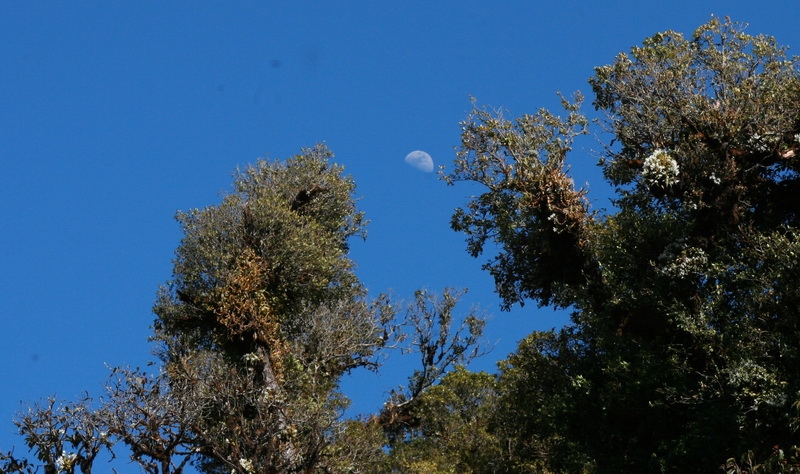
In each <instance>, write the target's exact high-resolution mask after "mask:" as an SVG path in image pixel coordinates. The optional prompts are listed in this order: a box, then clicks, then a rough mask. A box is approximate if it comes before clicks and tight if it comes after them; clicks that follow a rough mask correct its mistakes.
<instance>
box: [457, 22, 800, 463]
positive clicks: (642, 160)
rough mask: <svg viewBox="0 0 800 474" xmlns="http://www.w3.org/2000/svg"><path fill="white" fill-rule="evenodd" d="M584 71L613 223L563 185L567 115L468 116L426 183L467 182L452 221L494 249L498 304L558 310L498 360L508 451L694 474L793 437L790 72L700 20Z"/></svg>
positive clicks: (796, 116)
mask: <svg viewBox="0 0 800 474" xmlns="http://www.w3.org/2000/svg"><path fill="white" fill-rule="evenodd" d="M595 72H596V74H595V76H594V77H593V78H592V79H591V80H590V83H591V85H592V88H593V90H594V93H595V100H594V105H595V107H596V108H597V109H598V110H599V111H601V112H603V113H604V114H605V118H604V119H603V120H600V121H599V123H600V124H602V125H603V126H604V127H605V129H606V131H607V132H609V133H610V134H611V135H612V138H613V139H612V140H611V141H610V143H608V144H607V145H606V146H605V152H604V155H603V156H602V159H601V161H600V164H601V166H602V167H603V171H604V174H605V177H606V178H607V179H608V180H609V182H610V183H611V184H612V185H613V186H615V187H616V192H617V197H616V199H615V200H614V204H615V206H616V208H615V210H614V211H613V212H610V213H607V214H604V215H596V214H592V213H591V212H590V211H589V209H588V206H587V205H586V204H585V200H584V194H585V193H584V191H583V190H579V189H576V188H575V186H574V185H573V183H572V181H571V180H570V179H569V177H568V173H567V171H568V170H567V169H566V167H565V165H564V160H565V156H564V155H565V154H566V152H567V151H569V144H570V143H571V141H572V139H573V138H574V137H575V134H576V133H577V132H580V131H582V130H583V128H581V127H580V125H581V124H584V123H585V119H583V118H582V117H580V116H579V115H578V112H577V110H576V107H577V106H576V105H572V104H569V103H565V106H566V110H567V113H568V115H567V117H566V118H554V116H553V115H551V114H550V113H548V112H540V113H538V114H537V115H536V116H534V117H533V118H531V117H529V116H524V117H523V118H521V119H518V120H517V121H516V122H512V121H509V120H506V119H505V118H503V117H502V115H501V114H498V113H490V112H487V111H486V110H484V109H478V108H476V109H475V110H474V111H473V113H472V114H471V116H470V117H469V119H468V120H467V121H466V122H464V125H463V133H462V146H461V149H460V151H459V154H458V158H457V161H456V168H455V171H454V172H453V173H451V174H449V175H447V176H444V178H445V179H446V180H447V181H448V182H449V183H451V184H452V183H455V182H457V181H472V182H476V183H479V184H481V185H483V186H484V187H485V192H484V193H483V194H481V195H479V196H477V197H475V198H474V199H473V200H472V201H471V202H470V203H468V204H467V206H465V207H464V208H463V209H459V210H458V211H457V212H456V213H455V214H454V216H453V228H454V229H455V230H457V231H462V232H464V233H465V234H466V235H467V249H468V252H469V253H470V254H472V255H473V256H478V255H480V254H482V253H483V252H484V250H486V249H489V248H493V247H489V246H488V245H487V244H489V243H492V244H494V245H495V246H496V247H497V248H498V252H499V253H498V254H497V255H496V256H494V257H491V259H490V260H489V262H488V263H487V264H486V265H485V268H487V269H488V270H489V271H490V272H491V273H492V274H493V275H494V277H495V281H496V284H497V288H498V293H499V294H500V295H501V296H502V297H503V299H504V301H505V304H506V307H508V306H510V305H512V304H514V303H520V304H521V303H522V302H523V301H524V300H525V299H533V300H534V301H537V302H538V303H540V304H554V305H556V306H560V307H568V308H572V310H573V311H574V314H573V317H572V324H570V325H568V326H567V327H565V328H564V329H562V330H560V331H558V332H551V333H536V334H534V335H532V336H530V337H529V338H528V339H526V340H524V341H523V342H522V343H521V344H520V347H519V350H518V351H517V352H516V353H515V354H512V355H511V357H510V358H509V359H508V360H507V361H506V362H505V363H504V365H502V366H501V374H500V378H499V379H498V380H499V384H500V386H501V389H500V390H499V392H500V393H502V394H503V396H502V397H501V400H502V401H501V403H500V406H501V407H506V408H504V410H507V413H515V414H516V416H508V417H507V418H505V419H506V420H507V424H506V425H505V426H506V427H507V429H512V430H516V431H515V433H516V436H515V442H514V443H511V444H510V446H512V448H513V449H512V451H514V452H516V453H518V455H519V456H520V457H521V458H526V459H540V460H542V461H543V462H545V464H546V465H547V466H548V468H549V469H551V470H554V471H566V472H576V471H578V470H581V469H586V470H590V471H594V472H709V471H712V470H715V469H717V468H719V466H721V465H723V464H725V459H727V458H728V457H730V456H731V455H737V456H738V454H737V453H744V452H747V451H748V450H749V451H752V452H753V453H755V454H754V455H753V456H754V458H755V459H767V458H768V457H769V456H770V455H771V454H770V453H771V452H772V449H773V446H780V447H786V448H787V449H788V447H790V446H795V445H797V444H798V439H797V434H796V433H795V429H796V425H795V424H793V422H792V420H793V419H794V418H793V416H792V415H791V413H792V409H791V406H792V404H793V403H795V402H796V401H797V400H798V398H800V395H798V394H800V377H798V374H797V371H796V367H798V366H800V359H799V358H798V356H800V353H799V352H798V348H800V339H799V338H800V331H798V329H797V328H798V327H800V304H798V303H800V290H798V288H800V287H799V286H798V285H797V283H798V282H797V280H798V278H800V268H798V266H797V261H798V259H797V255H798V253H797V252H798V251H800V242H798V230H799V227H800V221H798V209H800V206H799V205H800V201H798V200H797V196H800V174H798V171H800V156H796V155H797V152H798V150H800V113H799V112H798V111H799V110H800V87H799V86H800V72H799V71H798V63H797V60H796V59H795V58H790V57H788V56H787V55H786V52H785V49H784V48H781V47H779V46H778V45H777V43H776V42H775V40H774V39H772V38H769V37H764V36H751V35H748V34H746V33H745V31H744V27H743V26H742V25H739V24H736V23H733V22H731V21H729V20H719V19H716V18H712V20H711V21H710V22H708V23H707V24H705V25H703V26H701V27H700V28H699V29H698V30H697V31H696V32H695V33H694V34H693V35H692V36H691V37H690V38H684V36H683V35H681V34H679V33H676V32H672V31H669V32H665V33H660V34H657V35H655V36H653V37H652V38H649V39H647V40H645V42H644V43H643V44H642V45H641V46H639V47H635V48H633V49H632V50H631V51H630V53H628V54H620V55H619V56H617V58H616V59H615V61H614V62H613V63H612V64H611V65H608V66H603V67H599V68H597V69H596V71H595ZM554 124H555V125H554ZM515 450H516V451H515ZM737 459H738V457H737ZM776 472H777V471H776Z"/></svg>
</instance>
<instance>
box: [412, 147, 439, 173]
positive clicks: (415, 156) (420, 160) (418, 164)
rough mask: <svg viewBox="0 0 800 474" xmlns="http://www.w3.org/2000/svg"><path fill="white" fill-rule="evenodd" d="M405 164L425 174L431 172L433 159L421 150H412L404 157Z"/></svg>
mask: <svg viewBox="0 0 800 474" xmlns="http://www.w3.org/2000/svg"><path fill="white" fill-rule="evenodd" d="M406 163H408V164H409V165H411V166H413V167H414V168H416V169H418V170H420V171H424V172H426V173H430V172H431V171H433V159H432V158H431V155H429V154H427V153H425V152H424V151H422V150H414V151H412V152H411V153H409V154H408V155H406Z"/></svg>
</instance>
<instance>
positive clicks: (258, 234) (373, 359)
mask: <svg viewBox="0 0 800 474" xmlns="http://www.w3.org/2000/svg"><path fill="white" fill-rule="evenodd" d="M331 158H332V154H331V152H330V151H329V150H328V149H327V148H325V147H324V146H322V145H318V146H316V147H315V148H312V149H306V150H303V152H302V153H301V154H300V155H297V156H295V157H293V158H290V159H289V160H286V161H284V162H280V161H275V162H268V161H259V162H258V163H257V164H256V165H254V166H250V167H247V168H246V169H245V170H243V171H240V172H238V173H237V174H236V175H235V180H234V189H233V192H231V193H230V194H227V195H225V196H223V198H222V201H221V203H220V204H218V205H215V206H210V207H207V208H205V209H195V210H192V211H189V212H185V213H179V214H178V216H177V219H178V221H179V223H180V224H181V226H182V230H183V233H184V237H183V239H182V241H181V243H180V246H179V247H178V249H177V251H176V258H175V260H174V271H173V277H172V279H171V280H170V281H169V282H168V283H167V284H165V285H164V286H162V288H161V289H160V291H159V293H158V297H157V301H156V304H155V307H154V312H155V314H156V317H157V319H156V321H155V324H154V334H153V337H152V339H153V341H154V342H155V343H156V348H157V351H156V354H157V355H158V356H159V358H160V362H161V363H160V365H159V366H158V367H157V369H158V370H157V371H155V373H151V372H148V371H145V370H141V369H138V368H136V369H131V368H124V367H115V368H112V369H111V375H110V377H109V379H108V382H107V383H106V385H105V394H104V396H103V397H101V399H100V401H99V402H94V401H93V400H92V399H90V398H89V397H88V395H87V396H85V397H84V398H83V399H81V400H80V401H79V402H78V403H60V402H58V401H57V400H56V399H55V398H53V399H50V400H48V402H47V403H46V404H42V405H38V406H33V407H32V408H30V409H29V410H28V411H27V412H25V413H23V414H21V415H20V416H19V418H18V419H17V421H16V423H17V426H18V428H19V430H20V433H21V434H22V435H23V436H24V437H25V440H26V443H27V445H28V447H29V448H30V449H32V450H33V451H34V453H35V454H36V456H37V458H38V459H39V461H40V463H41V465H40V466H36V465H35V464H34V463H31V462H28V461H27V460H25V459H23V458H18V457H16V456H15V455H14V453H13V452H9V453H5V454H2V455H0V467H2V469H3V472H18V473H25V474H30V473H32V472H36V470H37V469H38V468H39V467H43V468H44V471H45V472H46V473H51V472H52V473H55V472H67V473H74V472H78V470H80V472H81V473H84V474H88V473H90V472H91V471H92V468H93V464H94V462H95V459H96V458H97V455H98V453H99V452H100V451H102V450H106V451H108V453H109V454H110V455H111V456H112V458H114V457H115V456H116V454H117V453H118V452H119V450H118V449H117V447H120V446H121V445H124V446H125V447H126V448H127V450H128V451H129V452H130V459H131V461H133V462H134V463H136V464H138V465H139V467H140V469H141V470H142V471H143V472H147V473H152V474H180V473H181V472H183V471H184V469H186V467H187V466H189V465H194V466H195V467H196V468H198V469H199V470H200V471H201V472H207V473H226V474H227V473H230V472H237V473H255V472H258V473H271V472H273V473H293V472H320V473H324V472H331V473H334V472H351V473H357V472H375V470H376V469H379V468H380V466H384V465H386V462H387V454H386V452H385V450H384V446H385V445H386V443H387V442H388V441H387V437H386V433H387V432H388V431H389V430H390V429H393V428H392V426H393V422H389V421H386V422H384V421H383V420H384V419H386V420H389V419H391V417H384V416H383V415H380V416H379V415H378V414H376V415H373V416H370V417H365V418H363V419H351V420H347V419H344V417H343V410H344V408H346V407H347V405H348V403H349V400H348V399H347V397H346V396H345V395H344V394H343V393H341V391H340V390H339V381H340V379H341V377H342V375H343V374H345V373H347V372H348V371H351V370H354V369H357V368H367V369H371V370H377V368H378V367H379V362H381V361H382V359H383V355H381V354H380V353H379V351H382V350H386V349H390V348H392V347H396V346H398V345H400V344H401V343H404V341H408V345H407V347H406V349H407V350H408V351H411V352H414V351H421V352H422V354H423V355H422V359H423V363H422V366H421V369H420V371H418V372H417V373H415V374H414V375H413V376H412V377H411V380H412V382H413V386H412V387H410V389H409V391H408V392H407V394H406V393H405V392H404V393H403V395H404V396H405V395H408V396H407V397H406V398H405V399H404V401H403V402H402V403H399V402H397V400H396V399H393V401H392V403H390V404H387V407H392V410H391V413H393V414H398V413H402V414H405V413H407V411H408V410H410V409H411V407H413V406H414V405H415V404H416V400H417V399H418V398H419V397H420V396H421V395H423V393H424V392H425V391H427V390H428V389H429V388H430V387H432V386H433V385H434V384H435V383H436V382H437V381H438V380H439V379H440V378H441V377H442V376H443V375H444V374H445V372H446V371H448V370H449V369H450V368H452V367H453V366H454V365H457V364H459V363H465V362H468V361H469V360H471V359H472V358H473V357H475V356H476V355H478V354H479V352H480V351H479V349H478V346H477V344H478V342H479V338H480V334H481V331H482V329H483V320H482V319H481V317H480V315H478V314H476V313H475V312H470V313H469V314H468V315H467V316H466V317H465V319H464V320H463V321H461V320H459V319H457V318H455V317H454V313H453V310H454V308H455V305H456V303H457V300H458V297H459V294H458V293H457V292H455V291H451V290H446V291H445V292H444V294H443V296H442V297H441V299H440V298H438V297H437V296H435V295H433V294H431V293H429V292H427V291H420V292H418V293H417V296H416V300H415V304H411V305H409V306H408V308H407V309H406V311H404V312H403V313H402V314H399V315H396V314H395V310H394V307H393V305H392V304H391V302H390V300H389V298H388V297H387V296H385V295H379V296H377V297H376V298H374V299H372V300H370V299H368V297H367V292H366V289H365V288H364V287H363V285H361V283H360V282H359V281H358V279H357V277H356V275H355V273H354V271H353V268H354V264H353V262H352V261H351V260H350V259H349V258H348V243H349V240H350V239H351V238H353V237H357V236H362V237H363V236H364V225H365V222H366V221H365V220H364V216H363V214H362V213H361V212H359V211H358V210H357V208H356V205H355V204H356V202H355V198H354V195H353V193H354V183H353V181H352V179H351V178H350V177H349V176H345V175H344V174H343V169H342V167H340V166H338V165H335V164H333V163H331V162H330V159H331ZM459 323H460V324H461V325H460V326H458V324H459ZM407 333H410V335H411V337H406V336H407ZM398 393H399V392H398Z"/></svg>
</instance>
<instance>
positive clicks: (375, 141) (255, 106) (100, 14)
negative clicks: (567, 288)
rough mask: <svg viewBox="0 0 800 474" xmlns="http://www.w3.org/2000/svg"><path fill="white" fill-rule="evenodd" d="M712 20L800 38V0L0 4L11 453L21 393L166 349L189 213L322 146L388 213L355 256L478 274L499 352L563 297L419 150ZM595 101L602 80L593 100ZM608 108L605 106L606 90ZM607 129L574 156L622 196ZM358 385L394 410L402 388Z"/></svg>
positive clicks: (379, 271) (350, 384)
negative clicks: (155, 342) (156, 313)
mask: <svg viewBox="0 0 800 474" xmlns="http://www.w3.org/2000/svg"><path fill="white" fill-rule="evenodd" d="M711 14H715V15H717V16H725V15H730V16H731V17H732V18H733V19H734V20H737V21H743V22H748V23H749V24H750V28H749V30H748V31H749V32H750V33H754V34H755V33H765V34H770V35H774V36H776V37H777V38H778V40H779V41H780V42H781V43H783V44H786V45H795V47H796V48H798V50H800V30H798V28H797V25H798V21H800V20H798V19H799V18H800V4H798V3H796V2H792V1H769V0H767V1H760V2H753V1H752V0H725V1H697V0H694V1H683V0H680V1H660V2H651V1H642V0H626V1H608V2H590V1H586V0H580V1H561V2H554V1H550V2H541V1H536V0H519V1H516V0H515V1H498V2H490V1H480V2H479V1H470V0H459V1H431V0H426V1H417V0H403V1H375V0H372V1H338V2H331V1H322V0H318V1H292V2H277V1H253V2H244V1H226V2H188V1H158V2H157V1H136V2H133V1H130V2H121V1H116V2H106V1H81V2H78V1H66V0H59V1H51V2H44V1H34V0H29V1H22V0H20V1H12V0H8V1H4V2H1V3H0V163H1V164H2V168H1V169H0V219H1V220H2V231H1V232H0V322H2V335H3V341H2V344H0V380H2V381H3V382H2V383H3V385H2V388H1V389H0V450H8V449H11V448H12V447H14V446H16V448H17V453H18V454H19V453H21V452H23V451H24V449H22V448H23V446H22V439H21V438H19V437H17V436H16V435H15V430H14V427H13V425H12V423H11V417H12V415H13V414H14V413H15V412H16V411H18V410H19V409H20V408H21V405H20V403H21V402H28V401H33V400H38V399H40V398H41V397H46V396H48V395H53V394H57V395H58V396H59V397H61V398H65V399H69V400H72V399H74V398H75V397H77V396H78V395H79V394H80V393H81V391H83V390H88V391H89V392H90V393H91V394H94V395H99V394H100V392H101V383H102V381H103V380H104V379H105V377H106V375H107V369H106V368H105V366H104V364H109V365H123V364H132V365H141V364H144V363H146V362H147V361H148V360H152V359H153V357H152V356H150V349H151V348H150V346H149V344H148V342H147V338H148V335H149V333H150V329H149V328H150V325H151V323H152V320H153V316H152V314H151V312H150V308H151V305H152V302H153V300H154V297H155V292H156V289H157V287H158V285H159V284H161V283H162V282H164V281H166V280H167V279H168V278H169V277H170V273H171V259H172V256H173V251H174V249H175V247H176V246H177V244H178V240H179V238H180V234H179V231H178V227H177V225H176V224H175V222H174V220H173V215H174V214H175V212H176V211H177V210H179V209H183V210H186V209H189V208H194V207H204V206H207V205H211V204H215V203H216V202H218V196H219V192H220V191H224V190H227V189H229V186H230V182H231V173H232V172H233V171H234V170H235V169H236V167H237V166H244V165H246V164H248V163H251V162H253V161H255V160H256V159H257V158H259V157H265V156H269V157H271V158H285V157H288V156H290V155H293V154H295V153H297V152H298V151H299V149H300V148H301V147H309V146H312V145H314V144H315V143H317V142H321V141H324V142H326V143H327V144H328V146H329V147H330V148H331V149H332V150H333V151H334V153H335V154H336V160H337V161H338V162H339V163H341V164H343V165H344V166H345V167H346V169H347V171H348V172H349V173H351V174H352V175H353V176H354V177H355V179H356V181H357V183H358V194H359V195H360V196H362V197H363V199H362V200H361V207H362V208H363V209H364V210H365V211H366V212H367V216H368V218H369V219H371V221H372V223H371V224H370V227H369V236H368V239H367V241H366V242H364V243H361V242H354V243H353V245H352V249H353V254H352V256H353V258H354V259H355V260H356V261H357V263H358V265H359V274H360V276H361V278H362V280H363V281H364V282H365V284H366V285H367V286H368V287H369V288H370V290H371V291H374V292H380V291H385V290H389V289H391V290H393V292H394V294H395V296H397V297H400V298H409V297H411V295H412V293H413V291H414V290H415V289H417V288H422V287H427V288H429V289H431V290H438V289H441V288H443V287H445V286H454V287H468V288H469V289H470V293H469V295H468V298H467V299H466V301H465V304H464V308H465V309H466V307H468V306H469V305H472V304H480V305H481V306H483V307H484V308H485V309H486V310H487V311H489V312H491V313H492V314H493V315H494V316H493V318H492V320H491V321H490V322H489V325H488V327H487V338H488V340H489V341H490V342H491V343H496V347H495V349H494V351H493V352H492V353H491V354H489V355H488V356H486V357H484V358H483V359H481V360H480V361H479V362H478V363H476V364H475V365H474V367H475V368H480V369H485V370H493V368H494V364H495V362H496V361H497V360H499V359H501V358H503V357H504V356H505V355H506V354H508V352H510V351H511V350H513V349H514V347H515V343H516V341H518V340H519V339H520V338H521V337H523V336H524V335H526V334H527V333H529V332H530V331H531V330H533V329H549V328H551V327H553V326H557V325H560V324H562V323H563V321H564V315H561V314H556V313H554V312H553V311H552V310H549V309H537V308H536V307H535V305H528V306H526V307H524V308H516V309H514V310H513V311H511V312H510V313H501V312H500V311H499V308H498V299H497V297H496V296H495V295H494V293H493V282H492V280H491V278H490V276H489V275H488V274H485V273H483V272H481V271H480V268H479V267H480V264H481V263H482V260H474V259H472V258H470V257H469V256H468V255H467V254H466V252H465V251H464V243H463V236H461V235H458V234H456V233H454V232H452V231H451V230H450V229H449V225H448V223H449V216H450V214H451V212H452V210H453V209H454V208H455V207H456V206H459V205H461V204H463V203H464V202H466V199H467V198H468V196H469V195H470V193H471V192H473V191H474V189H470V188H469V187H467V186H456V187H454V188H452V187H447V186H445V185H444V183H442V182H441V181H438V180H437V178H436V175H435V173H430V174H428V173H423V172H421V171H418V170H415V169H414V168H411V167H409V166H407V165H406V164H405V163H404V162H403V158H404V157H405V156H406V154H407V153H408V152H410V151H412V150H417V149H419V150H425V151H427V152H428V153H430V154H431V155H432V156H433V159H434V161H435V164H436V165H437V166H438V165H446V166H449V165H450V163H451V162H452V159H453V156H454V152H453V147H454V146H456V145H457V144H458V140H459V125H458V123H459V121H460V120H462V119H463V118H464V117H465V116H466V113H467V111H468V110H469V108H470V100H469V96H470V95H472V96H474V97H476V98H477V100H478V101H479V103H482V104H489V105H492V106H498V107H499V106H502V107H505V108H507V109H508V110H509V111H510V113H511V114H512V115H519V114H523V113H531V112H535V111H536V109H537V108H538V107H541V106H545V107H555V106H556V105H557V98H556V95H555V93H556V91H558V90H561V91H564V92H566V93H570V92H572V91H574V90H577V89H581V90H583V91H584V92H585V93H586V94H587V97H588V96H589V95H590V91H589V88H588V86H587V83H586V79H587V78H588V77H589V76H591V74H592V68H593V67H594V66H598V65H602V64H607V63H609V62H611V61H612V60H613V58H614V56H615V55H616V54H617V53H619V52H620V51H626V50H628V49H629V48H630V47H631V46H633V45H636V44H639V43H641V41H642V40H643V39H644V38H645V37H646V36H649V35H652V34H654V33H656V32H658V31H663V30H666V29H674V30H678V31H683V32H685V33H687V34H690V33H691V32H692V31H693V30H694V28H695V27H697V26H698V25H700V24H702V23H704V22H705V21H707V20H708V19H709V17H710V15H711ZM588 98H589V99H590V97H588ZM586 109H587V112H591V107H590V106H587V108H586ZM592 148H595V149H597V148H599V147H597V145H596V143H595V142H593V141H592V139H589V140H587V141H584V142H582V143H581V146H580V147H579V149H577V150H576V151H575V153H573V155H572V157H571V159H570V163H571V166H572V170H573V171H574V172H575V175H576V176H577V179H576V181H577V182H579V183H581V182H584V181H590V184H591V186H590V189H591V190H592V194H591V195H590V197H592V198H593V199H594V200H595V205H596V206H597V207H603V206H606V205H607V197H608V193H607V192H606V190H605V187H604V185H603V183H602V182H600V181H599V174H598V172H597V170H596V169H595V166H594V165H595V162H596V158H595V156H594V155H593V154H592V152H591V149H592ZM387 364H388V365H387V367H386V370H385V372H384V375H382V376H380V377H376V376H371V375H365V374H361V375H359V376H357V377H355V378H354V379H352V380H348V381H346V383H345V387H346V389H347V391H348V393H349V394H350V395H352V396H353V398H354V399H355V400H356V408H359V409H361V410H362V411H366V410H374V409H377V407H378V406H380V404H381V402H382V401H383V398H382V397H383V393H384V392H386V391H388V390H389V389H391V388H392V387H394V386H395V385H397V384H398V383H402V382H403V378H402V377H401V376H399V374H400V372H401V371H400V370H399V369H398V367H400V366H402V365H403V364H401V363H400V360H399V357H392V358H390V359H389V360H388V361H387Z"/></svg>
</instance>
